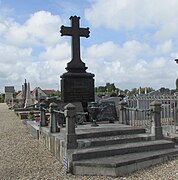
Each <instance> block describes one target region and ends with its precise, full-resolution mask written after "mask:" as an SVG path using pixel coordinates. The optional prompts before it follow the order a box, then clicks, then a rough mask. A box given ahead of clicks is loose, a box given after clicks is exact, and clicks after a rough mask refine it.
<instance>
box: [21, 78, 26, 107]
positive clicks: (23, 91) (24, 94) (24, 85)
mask: <svg viewBox="0 0 178 180" xmlns="http://www.w3.org/2000/svg"><path fill="white" fill-rule="evenodd" d="M26 92H27V81H26V79H25V83H24V84H23V85H22V101H23V102H22V106H23V107H25V101H26V95H27V93H26Z"/></svg>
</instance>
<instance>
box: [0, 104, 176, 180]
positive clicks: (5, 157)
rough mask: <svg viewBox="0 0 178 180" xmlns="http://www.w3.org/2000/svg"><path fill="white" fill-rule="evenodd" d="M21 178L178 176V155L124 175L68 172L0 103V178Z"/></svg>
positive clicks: (144, 179)
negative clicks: (78, 174) (108, 175)
mask: <svg viewBox="0 0 178 180" xmlns="http://www.w3.org/2000/svg"><path fill="white" fill-rule="evenodd" d="M19 179H20V180H21V179H28V180H29V179H34V180H37V179H44V180H46V179H49V180H53V179H55V180H63V179H64V180H73V179H77V180H89V179H90V180H120V179H122V180H123V179H124V180H138V179H140V180H178V158H177V159H175V160H173V161H170V162H169V163H168V164H164V165H160V166H157V167H155V168H151V169H147V170H144V171H140V172H138V173H134V174H132V175H131V176H127V177H121V178H111V177H103V176H100V177H99V176H92V177H89V176H74V175H70V174H67V175H66V174H65V172H64V170H63V166H62V165H61V163H60V162H59V161H58V160H56V159H55V157H53V156H52V155H51V153H50V152H49V151H48V150H47V149H45V148H44V146H43V144H41V143H40V142H39V141H38V140H36V139H34V138H33V137H32V136H31V135H30V134H29V132H28V130H27V128H26V126H25V125H24V124H23V123H22V122H21V120H20V119H19V118H18V117H17V116H16V115H15V114H14V112H12V111H10V110H8V108H7V106H6V105H5V104H1V103H0V180H19Z"/></svg>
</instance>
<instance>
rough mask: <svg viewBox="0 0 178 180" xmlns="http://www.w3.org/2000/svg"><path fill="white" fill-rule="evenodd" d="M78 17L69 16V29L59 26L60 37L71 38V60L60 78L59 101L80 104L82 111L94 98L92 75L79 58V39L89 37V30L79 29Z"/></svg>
mask: <svg viewBox="0 0 178 180" xmlns="http://www.w3.org/2000/svg"><path fill="white" fill-rule="evenodd" d="M79 19H80V17H77V16H71V17H70V20H71V27H65V26H61V31H60V32H61V36H71V37H72V60H71V61H70V62H69V63H67V67H66V70H67V72H66V73H64V74H63V75H62V76H61V100H62V101H63V102H66V103H69V102H70V103H71V102H81V103H82V105H83V107H84V110H86V107H87V103H88V102H92V101H94V100H95V98H94V78H93V77H94V74H92V73H88V72H86V69H87V67H86V66H85V63H84V62H82V60H81V57H80V37H86V38H88V37H89V34H90V31H89V28H80V26H79Z"/></svg>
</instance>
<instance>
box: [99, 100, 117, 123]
mask: <svg viewBox="0 0 178 180" xmlns="http://www.w3.org/2000/svg"><path fill="white" fill-rule="evenodd" d="M99 108H100V113H99V114H98V116H97V120H98V121H109V122H114V121H116V120H117V113H116V107H115V103H114V101H108V102H107V101H105V102H101V103H100V104H99Z"/></svg>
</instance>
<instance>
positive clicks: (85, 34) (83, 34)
mask: <svg viewBox="0 0 178 180" xmlns="http://www.w3.org/2000/svg"><path fill="white" fill-rule="evenodd" d="M79 31H80V36H81V37H86V38H88V37H89V36H90V35H89V34H90V31H89V28H80V29H79Z"/></svg>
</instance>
